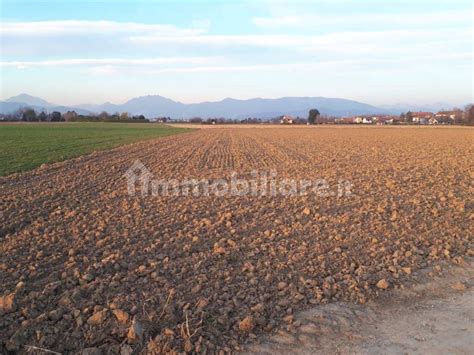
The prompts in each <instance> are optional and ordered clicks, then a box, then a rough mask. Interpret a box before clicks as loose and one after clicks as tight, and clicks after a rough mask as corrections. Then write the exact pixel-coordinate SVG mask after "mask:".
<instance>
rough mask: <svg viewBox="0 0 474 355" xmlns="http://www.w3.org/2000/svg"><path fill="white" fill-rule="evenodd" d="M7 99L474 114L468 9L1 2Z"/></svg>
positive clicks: (0, 72)
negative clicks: (298, 103) (471, 110)
mask: <svg viewBox="0 0 474 355" xmlns="http://www.w3.org/2000/svg"><path fill="white" fill-rule="evenodd" d="M0 19H1V25H0V86H1V87H0V89H1V90H0V99H6V98H8V97H10V96H14V95H18V94H20V93H28V94H30V95H34V96H39V97H41V98H44V99H46V100H48V101H50V102H53V103H57V104H64V105H76V104H84V103H91V104H98V103H103V102H113V103H123V102H125V101H127V100H128V99H131V98H133V97H137V96H143V95H152V94H157V95H162V96H165V97H169V98H171V99H173V100H177V101H181V102H185V103H192V102H202V101H217V100H221V99H224V98H226V97H233V98H239V99H246V98H252V97H265V98H276V97H286V96H324V97H338V98H346V99H353V100H358V101H362V102H365V103H370V104H374V105H392V104H399V103H404V104H432V103H438V102H443V103H451V104H453V105H459V106H460V105H465V104H467V103H470V102H473V101H474V99H473V76H474V74H473V64H472V63H473V36H474V27H473V26H474V25H473V23H474V16H473V8H472V5H471V1H465V0H383V1H382V0H360V1H355V0H314V1H298V0H296V1H295V0H294V1H278V0H273V1H264V0H260V1H259V0H254V1H237V0H233V1H230V0H228V1H204V0H199V1H192V0H187V1H185V0H175V1H158V0H157V1H152V0H142V1H140V0H138V1H124V0H115V1H112V0H110V1H109V0H102V1H92V0H81V1H76V0H44V1H41V0H37V1H35V0H0Z"/></svg>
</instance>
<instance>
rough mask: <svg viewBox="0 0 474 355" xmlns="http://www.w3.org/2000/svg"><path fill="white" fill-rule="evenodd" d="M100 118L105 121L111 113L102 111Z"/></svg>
mask: <svg viewBox="0 0 474 355" xmlns="http://www.w3.org/2000/svg"><path fill="white" fill-rule="evenodd" d="M99 118H100V119H101V120H103V121H105V120H106V119H107V118H109V114H108V113H107V112H105V111H102V112H101V113H100V114H99Z"/></svg>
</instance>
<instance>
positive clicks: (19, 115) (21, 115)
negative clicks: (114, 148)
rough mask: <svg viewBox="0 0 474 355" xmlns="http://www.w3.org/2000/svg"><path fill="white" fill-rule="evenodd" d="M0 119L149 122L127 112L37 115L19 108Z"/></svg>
mask: <svg viewBox="0 0 474 355" xmlns="http://www.w3.org/2000/svg"><path fill="white" fill-rule="evenodd" d="M0 118H1V119H2V120H3V121H18V122H149V120H148V119H146V118H145V116H143V115H129V114H128V112H122V113H114V114H109V113H107V112H105V111H103V112H101V113H100V114H97V115H95V114H90V115H80V114H78V113H77V112H76V111H67V112H64V113H61V112H59V111H53V112H49V113H46V112H45V111H41V112H39V113H37V112H36V111H35V110H33V109H32V108H20V109H18V110H16V111H15V112H13V113H10V114H2V115H0Z"/></svg>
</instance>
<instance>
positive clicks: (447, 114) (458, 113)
mask: <svg viewBox="0 0 474 355" xmlns="http://www.w3.org/2000/svg"><path fill="white" fill-rule="evenodd" d="M435 117H436V118H440V117H441V118H446V117H449V118H451V119H452V120H455V119H457V118H460V117H462V111H461V110H452V111H439V112H438V113H437V114H436V115H435Z"/></svg>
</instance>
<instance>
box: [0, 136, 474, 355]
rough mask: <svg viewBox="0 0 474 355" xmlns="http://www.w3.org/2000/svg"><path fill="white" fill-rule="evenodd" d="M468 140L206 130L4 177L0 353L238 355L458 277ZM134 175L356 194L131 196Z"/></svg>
mask: <svg viewBox="0 0 474 355" xmlns="http://www.w3.org/2000/svg"><path fill="white" fill-rule="evenodd" d="M473 132H474V131H473V130H472V129H470V128H458V129H451V128H419V129H416V128H414V129H406V128H382V127H381V128H378V127H377V128H376V127H372V128H357V129H352V128H336V127H334V128H319V127H317V128H314V127H302V128H291V129H284V128H260V129H252V128H250V129H248V128H246V129H239V128H235V127H230V128H222V129H207V130H200V131H195V132H191V133H186V134H182V135H178V136H173V137H164V138H161V139H157V140H153V141H146V142H142V143H136V144H133V145H129V146H124V147H120V148H117V149H113V150H110V151H104V152H98V153H95V154H91V155H88V156H84V157H82V158H79V159H74V160H70V161H67V162H64V163H58V164H53V165H50V166H47V167H44V168H42V169H37V170H34V171H31V172H27V173H23V174H17V175H11V176H8V177H3V178H0V297H2V298H1V299H0V352H2V351H6V350H10V351H20V352H22V351H25V350H26V349H28V346H38V347H43V348H47V349H51V350H54V351H57V352H64V353H71V352H75V351H79V350H81V349H84V348H92V349H94V350H90V351H92V352H94V351H95V352H96V353H97V352H103V353H112V354H113V353H119V352H120V351H123V352H125V353H127V352H129V351H131V350H133V351H135V352H140V351H145V350H147V351H149V352H152V353H153V352H160V351H164V350H169V349H175V350H178V351H182V350H188V351H190V350H194V351H197V352H201V351H205V350H207V351H210V352H213V351H216V350H223V351H224V350H225V351H230V350H236V351H238V350H240V349H242V346H243V344H246V343H250V342H252V341H254V340H255V339H256V338H259V337H261V336H264V335H268V334H271V333H272V332H274V331H275V330H276V329H279V327H280V325H281V324H282V323H285V322H286V320H285V319H287V318H286V317H287V316H289V315H292V314H294V313H296V312H298V311H300V310H305V309H310V308H312V307H314V306H317V305H324V304H327V303H334V302H339V301H347V302H352V303H358V304H362V303H367V302H368V301H370V300H372V299H374V298H376V297H377V296H380V295H381V294H384V293H385V292H388V290H392V289H396V288H397V287H399V285H400V284H403V283H404V282H406V281H407V280H409V279H410V277H411V273H413V272H415V271H416V270H419V269H423V268H425V267H427V266H429V265H431V264H434V263H437V262H439V261H441V260H447V261H449V262H451V263H461V262H462V260H463V259H464V258H465V257H466V256H470V255H473V250H472V236H473V233H472V232H473V227H472V219H473V216H474V215H473V210H472V207H473V206H472V201H471V200H470V199H469V198H470V196H472V185H471V183H472V178H473V175H472V172H473V171H474V169H473V162H472V158H471V157H472V156H473V153H474V148H473V147H474V145H473V144H472V143H473V137H474V136H473ZM137 159H139V160H140V161H141V162H142V163H143V164H144V165H145V166H146V167H147V168H148V169H149V170H150V172H151V173H152V174H153V175H154V177H156V178H159V179H183V178H197V179H201V178H205V179H211V180H214V179H220V178H223V179H229V178H230V176H231V173H232V172H237V173H238V174H239V176H248V174H249V173H250V171H252V170H258V171H260V172H262V171H264V172H268V171H271V170H275V171H276V172H277V174H278V177H279V178H292V179H318V178H322V179H325V180H326V181H327V182H328V183H329V185H330V186H332V187H334V186H335V185H336V184H337V183H338V181H340V180H347V181H350V182H351V183H352V184H353V189H352V192H353V194H352V195H350V196H344V197H342V198H339V197H337V196H334V195H331V196H326V197H322V196H318V195H316V194H309V195H304V196H291V197H288V196H282V195H278V196H275V197H272V196H248V195H247V196H231V197H221V196H214V195H211V196H197V197H195V196H188V197H184V196H146V197H137V196H135V197H133V196H129V195H128V193H127V186H126V181H125V178H124V177H123V174H124V173H125V172H126V171H127V169H128V168H129V167H130V166H131V165H132V164H133V163H134V161H136V160H137ZM382 280H383V281H382ZM377 284H378V285H379V287H378V286H377ZM380 287H382V288H380ZM385 287H387V288H388V290H385ZM130 330H132V331H130ZM141 330H142V331H141Z"/></svg>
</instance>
